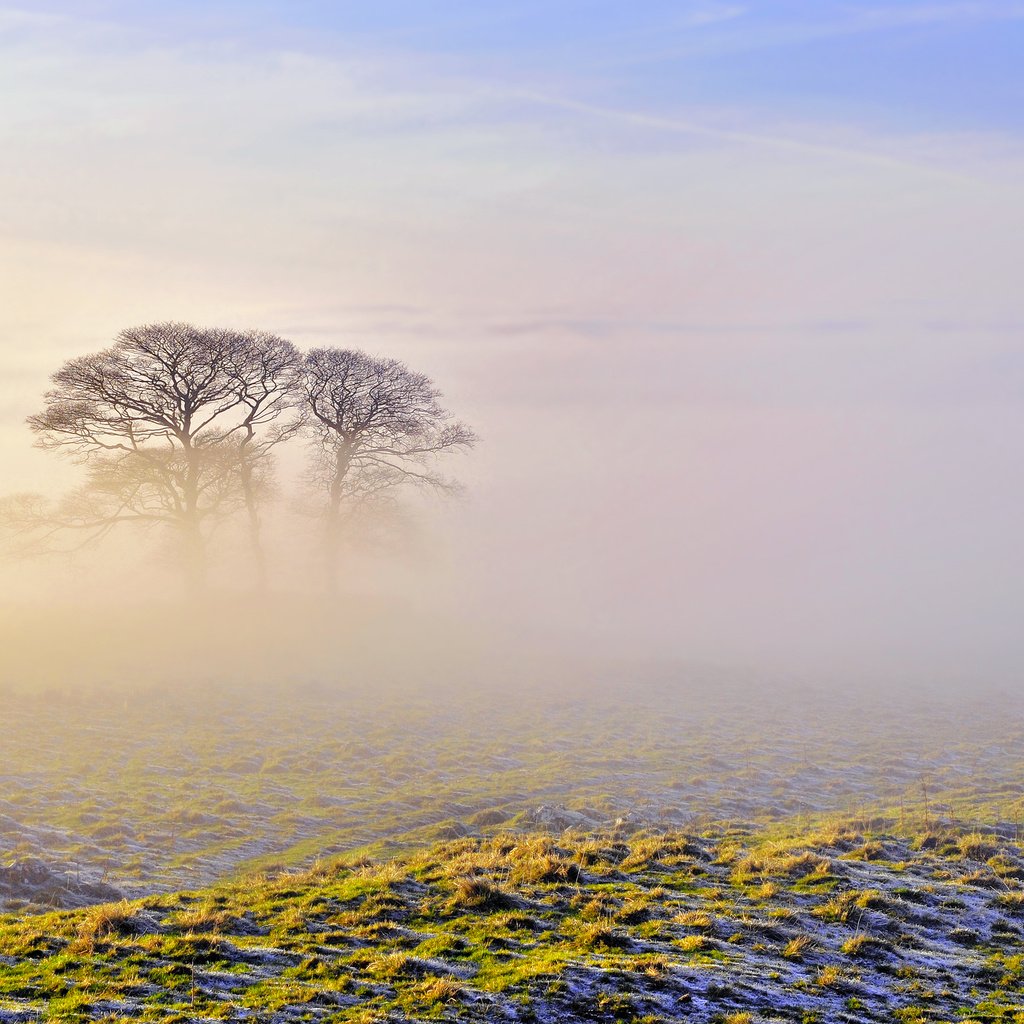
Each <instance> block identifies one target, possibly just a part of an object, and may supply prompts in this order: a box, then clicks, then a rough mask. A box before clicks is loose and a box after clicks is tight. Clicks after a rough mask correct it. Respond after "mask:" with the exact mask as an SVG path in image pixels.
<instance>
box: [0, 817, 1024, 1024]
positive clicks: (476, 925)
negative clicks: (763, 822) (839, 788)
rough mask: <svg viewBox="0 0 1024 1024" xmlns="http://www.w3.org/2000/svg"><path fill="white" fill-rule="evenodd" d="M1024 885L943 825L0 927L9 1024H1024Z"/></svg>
mask: <svg viewBox="0 0 1024 1024" xmlns="http://www.w3.org/2000/svg"><path fill="white" fill-rule="evenodd" d="M866 850H867V851H868V852H870V854H871V856H865V851H866ZM1022 878H1024V850H1022V848H1021V846H1020V844H1018V843H1017V842H1015V841H1013V840H1010V839H1007V838H1005V837H1002V836H1000V835H998V834H996V833H994V832H990V831H980V832H974V831H972V832H964V831H963V830H960V829H955V828H941V829H933V830H931V831H929V832H927V833H926V832H906V833H902V834H901V833H898V832H897V831H894V830H885V829H878V828H874V829H865V828H864V827H863V823H859V822H842V821H836V822H833V823H832V824H830V825H829V827H827V828H822V829H817V830H815V831H813V832H810V833H799V832H797V831H790V832H788V833H785V832H783V830H781V829H778V828H777V829H775V830H774V832H773V833H772V834H767V833H765V831H763V830H761V829H756V828H751V827H733V828H716V829H711V830H705V831H704V832H702V833H700V834H694V833H683V832H678V831H671V832H666V833H663V834H652V833H648V832H637V833H632V834H630V833H629V832H627V831H624V830H622V829H619V830H616V831H612V832H608V833H604V834H600V835H595V834H590V835H583V834H578V833H573V832H567V833H563V834H561V835H558V836H552V835H545V834H523V833H513V832H507V833H500V834H497V835H494V836H491V837H487V838H463V839H457V840H453V841H449V842H445V843H442V844H438V845H434V846H430V847H426V848H423V849H421V850H417V851H413V852H409V853H406V854H404V855H402V856H401V857H399V858H397V859H392V860H389V861H383V862H376V861H368V860H366V859H365V858H364V859H358V858H357V859H355V860H353V859H352V858H349V859H348V860H342V861H339V862H335V863H324V864H318V865H315V866H313V867H312V868H310V869H308V870H305V871H303V872H301V873H286V874H278V873H274V874H262V875H256V876H251V877H248V878H245V879H241V880H238V881H236V882H233V883H225V884H221V885H219V886H217V887H214V888H210V889H207V890H202V891H193V892H187V893H176V894H164V895H157V896H151V897H147V898H145V899H142V900H138V901H135V902H130V903H122V904H117V905H113V906H100V907H92V908H87V909H85V910H81V911H72V912H56V913H49V914H41V915H24V916H20V917H19V916H14V915H8V916H6V917H3V918H0V1019H8V1020H12V1019H14V1020H35V1019H49V1020H64V1021H86V1020H96V1019H115V1018H120V1017H131V1018H133V1019H141V1020H152V1021H157V1020H161V1021H175V1020H186V1019H187V1020H193V1019H223V1020H246V1019H250V1020H260V1021H263V1020H273V1021H282V1022H283V1021H293V1020H294V1021H299V1020H306V1021H319V1020H329V1019H330V1020H354V1021H370V1020H394V1021H399V1020H434V1019H437V1020H440V1019H447V1020H478V1021H500V1020H510V1021H511V1020H518V1021H556V1020H562V1021H565V1020H585V1021H593V1020H608V1021H611V1020H623V1021H631V1020H632V1021H649V1022H655V1021H673V1020H679V1019H686V1020H693V1021H702V1022H718V1024H723V1022H730V1021H732V1022H756V1021H769V1020H775V1021H782V1020H786V1021H800V1022H805V1024H806V1022H812V1021H820V1022H822V1024H826V1022H832V1021H959V1020H970V1021H979V1022H980V1021H1024V995H1022V994H1021V993H1022V986H1024V956H1022V955H1021V947H1022V942H1024V933H1022V925H1024V899H1022V897H1024V882H1022V881H1021V879H1022Z"/></svg>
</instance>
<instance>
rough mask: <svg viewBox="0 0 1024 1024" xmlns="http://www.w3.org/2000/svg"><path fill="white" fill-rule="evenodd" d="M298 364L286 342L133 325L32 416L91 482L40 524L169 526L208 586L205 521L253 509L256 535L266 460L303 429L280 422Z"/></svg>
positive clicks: (46, 440)
mask: <svg viewBox="0 0 1024 1024" xmlns="http://www.w3.org/2000/svg"><path fill="white" fill-rule="evenodd" d="M296 364H297V356H296V353H295V350H294V348H293V347H292V346H291V345H290V344H289V343H288V342H284V341H283V340H281V339H277V338H273V337H272V336H270V335H263V334H258V333H255V332H235V331H227V330H220V329H204V328H198V327H195V326H193V325H191V324H184V323H161V324H148V325H144V326H142V327H134V328H130V329H129V330H126V331H123V332H122V333H121V334H120V335H119V336H118V338H117V340H116V341H115V343H114V345H113V346H111V347H110V348H108V349H105V350H104V351H102V352H98V353H95V354H93V355H87V356H82V357H80V358H78V359H72V360H70V361H69V362H67V363H65V364H64V366H62V367H61V368H60V369H59V370H58V371H57V372H56V373H55V374H54V375H53V378H52V383H53V386H52V388H51V389H50V390H49V391H48V392H47V394H46V405H45V408H44V410H43V411H42V412H41V413H40V414H39V415H37V416H32V417H30V418H29V421H28V422H29V426H30V427H31V428H32V430H34V431H35V432H36V434H37V435H38V443H39V444H40V445H41V446H42V447H44V448H47V449H50V450H54V451H57V452H61V453H63V454H65V455H68V456H70V457H71V458H73V459H74V460H75V461H77V462H81V463H84V464H85V465H86V467H87V478H86V482H85V484H84V486H82V487H81V488H79V489H78V490H77V491H75V492H73V493H72V494H71V495H69V496H68V497H67V498H65V499H64V500H62V501H61V502H58V503H56V504H55V505H52V506H50V507H48V508H47V509H45V511H44V512H43V513H42V517H41V519H40V520H39V523H38V524H37V525H38V528H39V529H41V530H42V531H44V532H46V531H67V530H74V531H80V532H81V534H82V535H83V536H84V537H85V538H88V539H94V538H97V537H100V536H103V535H105V534H106V533H107V532H109V531H110V530H111V529H112V528H113V527H114V526H116V525H118V524H120V523H125V522H134V523H139V524H149V525H154V524H164V525H169V526H171V527H172V528H173V530H174V533H175V535H176V537H177V540H178V545H179V549H180V552H181V554H182V557H183V564H184V566H185V570H186V577H187V580H188V583H189V586H190V588H191V589H192V590H198V589H200V588H201V587H202V586H203V584H204V581H205V575H206V554H205V541H204V524H205V523H206V522H208V521H210V520H211V519H216V518H218V517H221V516H224V515H226V514H228V513H230V512H231V511H233V510H235V509H238V508H240V507H248V508H249V509H250V512H251V517H252V519H253V520H255V526H256V529H257V534H256V543H258V515H257V512H256V507H257V501H258V493H259V490H260V487H261V485H262V483H263V480H262V477H265V476H266V472H267V459H266V456H267V454H268V452H269V450H270V448H271V447H272V446H273V445H274V444H276V443H278V442H279V441H280V440H281V439H283V438H284V437H285V436H287V434H288V431H289V430H290V429H291V430H293V429H294V428H293V427H285V426H284V425H283V420H282V423H281V424H280V425H277V424H276V421H277V420H278V419H279V418H280V417H282V415H283V414H284V413H285V411H286V410H287V404H288V403H287V395H288V393H289V389H290V388H293V387H294V385H295V380H296V379H295V373H294V371H295V367H296ZM37 511H38V510H37Z"/></svg>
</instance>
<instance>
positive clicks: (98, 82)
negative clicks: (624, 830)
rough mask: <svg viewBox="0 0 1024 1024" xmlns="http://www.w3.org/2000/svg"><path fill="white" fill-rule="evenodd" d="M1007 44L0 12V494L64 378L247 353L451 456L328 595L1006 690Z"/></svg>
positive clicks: (896, 28) (34, 468) (361, 11)
mask: <svg viewBox="0 0 1024 1024" xmlns="http://www.w3.org/2000/svg"><path fill="white" fill-rule="evenodd" d="M1022 43H1024V7H1021V6H1019V5H1017V4H1014V3H985V2H966V3H928V4H926V3H916V2H910V3H905V4H898V5H897V4H891V3H890V4H886V3H864V2H859V3H850V4H840V3H833V2H826V3H819V4H813V5H812V4H808V3H799V2H785V3H781V4H776V5H772V8H771V10H770V11H768V10H764V9H758V8H755V7H753V6H751V5H745V4H742V3H740V4H726V3H714V2H693V3H683V4H668V3H663V2H658V3H653V4H650V5H647V6H646V7H645V8H644V9H643V10H642V11H633V12H631V13H630V14H629V17H626V16H625V15H624V14H623V12H622V9H620V8H619V7H617V6H614V5H610V4H603V3H599V4H591V5H585V4H577V3H569V4H563V5H557V9H552V8H550V7H549V6H546V5H540V4H535V3H530V2H526V3H515V4H511V3H501V4H497V5H492V6H489V7H488V8H487V9H486V10H482V9H480V8H479V7H477V6H471V5H469V4H465V3H457V2H454V0H451V2H447V3H443V4H439V5H431V6H429V7H427V6H422V7H421V6H417V5H415V4H411V3H408V2H406V3H399V2H394V3H392V2H387V3H383V4H374V5H372V7H371V6H369V5H363V6H362V7H360V5H356V6H355V7H348V6H346V7H343V8H338V6H337V5H333V4H329V3H321V2H305V3H293V4H283V3H278V2H266V3H261V4H259V5H257V7H256V8H255V9H254V8H252V7H251V6H249V5H242V4H237V3H217V4H214V5H212V6H211V5H200V4H197V3H191V2H180V0H178V2H173V3H164V4H159V5H157V4H149V3H144V4H127V3H122V2H116V0H112V2H89V3H74V4H72V3H45V2H44V3H40V4H34V5H32V8H31V10H28V9H18V8H12V7H0V83H2V84H0V139H2V143H3V144H2V155H0V187H2V189H3V194H4V197H5V201H4V203H3V224H4V231H3V233H2V236H0V268H2V273H0V281H2V284H0V297H2V301H0V468H2V475H3V481H4V488H3V490H4V492H5V493H10V492H20V491H30V490H42V491H48V492H52V491H56V490H60V489H62V488H64V487H66V486H67V485H68V484H69V483H70V482H71V481H73V480H74V472H73V468H72V467H68V466H67V465H64V464H61V462H60V460H56V459H54V458H53V456H52V455H50V454H48V453H46V452H40V451H38V450H35V449H33V448H32V438H31V435H30V433H29V431H28V430H27V428H26V427H25V425H24V419H25V417H26V416H27V415H29V414H32V413H35V412H37V411H38V410H39V408H40V407H41V402H42V395H43V392H44V391H45V389H46V387H47V379H48V376H49V374H50V373H51V372H52V371H54V370H55V369H57V367H58V366H59V365H60V364H61V363H62V362H63V361H64V360H66V359H68V358H71V357H74V356H77V355H81V354H84V353H87V352H91V351H95V350H97V349H99V348H102V347H105V346H106V345H108V344H110V343H111V341H112V340H113V338H114V337H115V335H116V334H117V333H118V331H120V330H121V329H123V328H126V327H129V326H132V325H134V324H137V323H141V322H150V321H161V320H168V319H174V320H188V321H193V322H196V323H199V324H203V325H223V326H229V327H257V328H262V329H265V330H269V331H273V332H276V333H278V334H280V335H282V336H284V337H287V338H289V339H291V340H292V341H294V342H295V343H296V344H297V345H299V346H300V347H301V348H302V349H309V348H311V347H313V346H317V345H324V344H329V345H339V346H343V347H353V348H359V349H364V350H366V351H369V352H371V353H378V354H382V355H387V356H394V357H396V358H399V359H402V360H405V361H406V362H408V363H409V365H410V366H412V367H414V368H415V369H417V370H422V371H423V372H425V373H428V374H429V375H431V376H432V377H433V378H434V379H435V380H436V381H437V383H438V384H439V386H440V387H441V389H442V390H443V392H444V394H445V402H446V404H447V405H448V406H449V407H450V408H451V409H452V410H453V411H454V412H455V413H456V414H457V415H458V416H459V417H462V418H465V419H466V420H467V421H468V422H469V423H470V424H471V425H472V426H473V427H474V428H475V429H476V430H477V431H478V433H479V434H480V436H481V444H480V446H479V447H478V448H477V449H476V450H475V451H474V452H472V453H470V454H468V455H467V456H466V457H464V458H460V460H459V465H458V466H457V467H454V468H455V470H456V472H457V475H458V476H460V477H461V478H462V479H463V480H464V482H465V483H466V487H467V492H466V496H465V498H464V499H462V500H460V501H458V502H456V503H452V504H449V505H445V506H444V507H437V508H436V509H432V510H426V511H425V512H424V530H425V531H426V532H425V538H426V539H425V541H424V544H423V548H422V552H421V555H420V556H419V557H418V558H417V559H414V560H412V561H411V562H406V563H402V564H399V563H398V562H396V561H395V560H394V559H392V560H382V561H378V562H375V563H367V565H366V566H365V567H364V572H365V577H363V578H362V580H361V582H360V584H359V586H360V587H366V588H369V589H371V590H379V591H382V592H383V593H385V594H390V595H391V596H392V597H393V598H394V599H395V600H402V601H409V602H412V603H413V604H414V605H416V606H417V607H420V608H423V609H432V610H433V611H436V612H437V614H439V615H444V616H447V617H448V618H449V619H450V620H451V621H454V622H460V621H461V622H464V623H466V624H481V623H482V624H483V625H486V624H487V623H488V622H493V623H494V624H495V625H496V626H497V627H500V628H501V630H503V631H505V632H506V633H508V634H511V635H515V634H516V632H517V630H522V631H525V632H527V633H528V634H529V635H531V636H533V635H536V636H544V637H551V638H554V639H556V640H557V641H558V642H559V643H560V644H564V645H565V647H566V648H568V649H578V650H580V651H581V652H582V653H584V654H586V655H587V656H591V655H595V654H598V655H599V654H601V653H602V652H607V654H608V656H615V657H624V658H628V657H636V658H640V659H654V660H666V661H671V660H679V661H689V662H703V663H711V664H721V665H727V666H729V665H739V666H746V667H748V668H750V669H753V670H763V671H765V672H785V671H791V672H793V673H795V674H806V675H808V676H815V675H817V676H820V677H829V678H840V677H841V678H847V679H855V678H859V677H863V678H864V679H865V680H868V679H870V680H872V681H875V682H877V681H878V680H879V679H890V678H891V679H906V678H914V679H918V680H927V679H929V678H943V679H950V678H953V679H957V680H960V681H962V682H964V683H969V684H972V685H973V684H979V683H984V684H986V685H1003V684H1008V683H1013V682H1015V681H1016V676H1017V673H1018V671H1019V669H1020V666H1021V664H1022V656H1024V639H1022V637H1021V634H1020V630H1019V627H1018V622H1017V620H1018V617H1019V615H1018V612H1019V609H1020V607H1021V601H1022V598H1024V572H1022V571H1021V565H1020V564H1019V563H1020V554H1019V552H1020V545H1019V543H1018V540H1017V532H1018V529H1019V527H1018V523H1017V519H1018V515H1017V511H1018V509H1019V508H1020V507H1021V503H1022V501H1024V474H1022V473H1021V472H1020V465H1021V464H1022V458H1024V429H1022V428H1024V422H1022V418H1024V417H1022V404H1021V395H1022V388H1024V377H1022V370H1024V350H1022V347H1021V339H1022V334H1024V297H1022V292H1021V289H1020V284H1019V280H1018V278H1019V268H1020V266H1021V265H1022V262H1024V230H1022V229H1024V184H1022V183H1024V173H1022V172H1024V114H1022V111H1024V106H1022V105H1021V103H1020V99H1021V92H1022V89H1021V86H1022V82H1024V77H1022V76H1021V74H1020V71H1019V68H1018V65H1017V63H1016V62H1015V54H1016V53H1019V50H1020V47H1021V44H1022ZM951 68H952V69H954V71H955V73H951V71H950V69H951ZM286 468H287V467H286ZM293 475H294V474H293ZM286 479H291V477H289V476H288V474H287V473H286ZM145 564H146V565H150V564H151V563H149V562H147V563H145ZM61 571H62V570H53V569H52V568H51V569H48V570H47V572H49V573H54V572H56V575H55V576H52V577H51V578H50V579H49V581H48V583H47V587H49V588H50V591H49V592H51V593H52V594H53V600H55V601H60V600H61V599H62V597H63V596H66V595H67V594H68V593H71V592H77V593H79V594H81V595H84V597H85V599H86V600H88V594H89V589H90V586H91V585H92V579H93V578H92V577H91V576H90V575H89V572H90V571H91V570H89V571H86V570H80V571H78V573H77V575H75V574H73V573H72V574H69V575H67V576H66V577H64V579H63V581H62V578H61ZM147 571H149V570H147ZM0 572H2V578H4V579H6V580H8V581H10V580H11V579H12V578H13V579H17V578H19V577H18V574H20V573H23V572H25V570H24V569H23V568H18V567H15V568H13V569H12V568H10V567H8V568H3V569H2V570H0ZM119 578H121V577H118V576H117V574H116V573H115V574H113V575H112V577H111V581H108V582H110V583H111V587H112V590H113V592H114V593H115V594H117V593H118V592H119V596H120V598H121V599H124V598H126V597H127V598H128V599H129V600H131V599H132V593H133V591H132V583H131V582H130V580H131V579H132V577H131V575H129V576H128V577H124V578H126V579H128V580H129V582H128V583H118V582H117V580H118V579H119ZM279 579H280V580H282V582H284V583H285V585H286V586H287V585H289V584H287V582H286V581H284V577H283V576H281V577H279ZM239 585H240V586H241V585H242V584H239ZM44 592H45V591H44ZM6 596H7V598H8V601H7V603H8V604H11V603H16V601H13V602H12V601H11V600H10V599H11V597H12V595H11V594H10V593H8V594H7V595H6Z"/></svg>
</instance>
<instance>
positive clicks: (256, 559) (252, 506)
mask: <svg viewBox="0 0 1024 1024" xmlns="http://www.w3.org/2000/svg"><path fill="white" fill-rule="evenodd" d="M240 475H241V480H242V494H243V496H244V498H245V510H246V514H247V515H248V518H249V547H250V550H251V552H252V564H253V568H254V569H255V572H256V589H257V590H258V591H259V592H260V593H261V594H262V593H265V592H266V589H267V555H266V552H265V551H264V549H263V534H262V527H263V524H262V523H261V522H260V510H259V506H258V505H257V502H256V492H255V489H254V488H253V482H252V465H251V464H250V463H249V461H248V459H246V457H245V454H244V453H243V455H242V463H241V467H240Z"/></svg>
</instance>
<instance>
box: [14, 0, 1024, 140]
mask: <svg viewBox="0 0 1024 1024" xmlns="http://www.w3.org/2000/svg"><path fill="white" fill-rule="evenodd" d="M33 10H44V11H45V10H49V11H53V12H55V13H62V14H65V15H68V16H73V17H75V18H91V19H95V20H97V21H106V22H110V23H115V24H120V25H123V26H125V27H133V28H135V29H137V30H138V31H139V32H140V33H142V34H143V35H144V36H145V37H147V38H148V39H149V40H150V41H151V42H157V41H160V42H163V43H166V44H170V45H174V44H184V45H189V46H202V45H214V46H216V45H230V44H241V45H247V46H253V47H256V48H263V47H277V46H281V45H287V46H294V47H296V48H300V49H308V50H312V51H321V52H331V51H335V52H343V53H344V52H351V51H352V50H353V49H358V48H371V49H377V50H382V51H392V52H406V53H410V54H416V55H419V56H423V57H430V58H434V59H437V60H439V61H448V62H451V63H452V64H453V65H455V66H459V65H461V66H464V67H466V68H471V69H473V70H474V71H475V72H478V73H482V72H486V71H487V70H488V69H490V70H491V71H492V72H493V73H494V74H495V75H496V76H497V77H499V78H502V79H505V80H517V79H518V80H519V81H520V82H521V83H525V82H526V81H528V80H529V79H530V77H531V76H536V77H537V78H538V79H540V80H546V79H549V78H555V79H565V78H567V77H569V78H576V79H577V84H578V85H579V88H580V89H581V90H582V91H583V92H585V93H586V95H581V96H579V97H577V98H580V99H587V98H590V99H593V98H597V97H600V98H604V99H609V98H612V97H614V98H617V99H619V100H624V101H629V102H633V103H638V104H642V105H643V106H644V108H645V109H653V110H660V111H667V110H671V109H673V107H674V105H677V104H686V105H690V104H694V103H703V104H709V105H713V104H721V105H724V106H737V105H738V106H746V105H750V106H753V107H755V108H758V107H759V108H762V109H769V108H776V109H781V110H784V111H786V112H788V113H790V114H792V115H794V116H800V117H803V116H818V117H820V116H822V115H823V114H827V113H829V112H831V113H838V114H841V115H842V116H845V117H852V118H856V119H862V120H863V121H864V122H865V123H868V124H872V125H877V126H882V127H884V126H898V127H906V126H908V125H915V124H916V125H918V126H920V127H922V128H923V129H933V130H942V129H952V128H959V129H963V128H970V129H992V130H996V129H1015V130H1016V129H1020V128H1021V127H1022V118H1024V113H1022V111H1024V102H1022V101H1024V81H1022V80H1024V75H1022V74H1021V72H1020V64H1021V61H1020V54H1021V52H1022V49H1024V5H1022V4H1019V3H1017V2H1014V0H988V2H985V0H975V2H972V0H960V2H955V0H954V2H942V0H936V2H931V3H929V2H915V0H905V2H903V3H865V2H845V3H837V2H831V0H815V2H799V3H794V2H790V0H778V2H775V0H773V2H769V3H764V2H762V3H757V4H743V3H732V2H728V0H723V2H691V3H686V2H675V3H665V2H660V0H659V2H647V3H644V4H623V3H583V2H575V3H571V2H565V0H562V2H557V0H556V2H554V3H489V4H485V5H484V4H479V3H455V2H446V3H445V2H439V3H433V2H431V3H411V2H404V3H395V2H375V3H326V2H290V3H265V2H264V3H245V4H237V3H236V4H226V3H212V4H211V3H181V2H178V3H155V4H154V3H90V2H88V0H85V2H76V3H73V4H53V5H46V4H38V5H34V6H33Z"/></svg>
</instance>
